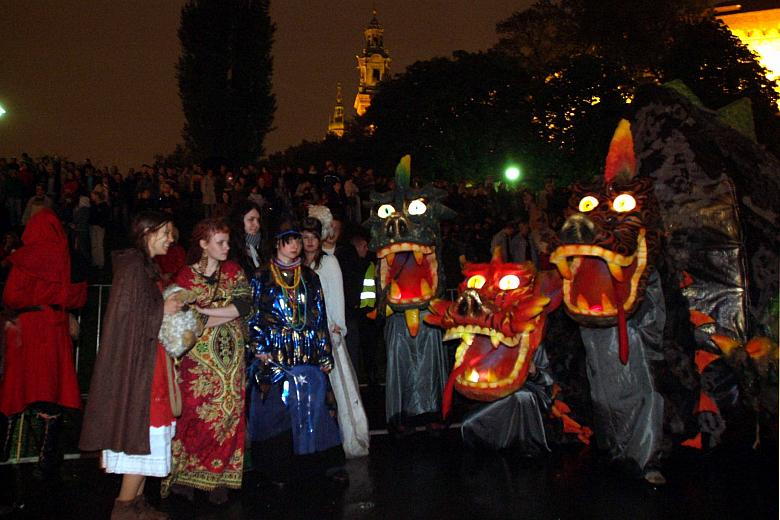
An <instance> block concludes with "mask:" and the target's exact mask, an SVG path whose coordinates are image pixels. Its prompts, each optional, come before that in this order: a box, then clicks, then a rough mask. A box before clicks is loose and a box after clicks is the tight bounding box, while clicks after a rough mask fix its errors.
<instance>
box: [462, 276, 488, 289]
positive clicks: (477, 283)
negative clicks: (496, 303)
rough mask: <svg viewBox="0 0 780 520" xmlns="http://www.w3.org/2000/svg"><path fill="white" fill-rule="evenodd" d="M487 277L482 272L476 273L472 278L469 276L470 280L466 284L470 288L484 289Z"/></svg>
mask: <svg viewBox="0 0 780 520" xmlns="http://www.w3.org/2000/svg"><path fill="white" fill-rule="evenodd" d="M485 281H486V280H485V277H484V276H482V275H481V274H475V275H474V276H472V277H471V278H469V281H468V282H466V286H467V287H468V288H469V289H482V286H483V285H485Z"/></svg>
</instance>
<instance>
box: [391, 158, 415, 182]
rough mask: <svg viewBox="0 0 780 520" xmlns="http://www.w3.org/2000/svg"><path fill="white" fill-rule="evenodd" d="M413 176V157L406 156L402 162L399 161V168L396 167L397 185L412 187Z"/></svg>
mask: <svg viewBox="0 0 780 520" xmlns="http://www.w3.org/2000/svg"><path fill="white" fill-rule="evenodd" d="M411 175H412V156H411V155H408V154H407V155H404V156H403V157H401V160H400V161H398V166H396V167H395V183H396V184H397V185H398V186H403V187H404V188H408V187H409V186H410V184H411V183H410V178H411Z"/></svg>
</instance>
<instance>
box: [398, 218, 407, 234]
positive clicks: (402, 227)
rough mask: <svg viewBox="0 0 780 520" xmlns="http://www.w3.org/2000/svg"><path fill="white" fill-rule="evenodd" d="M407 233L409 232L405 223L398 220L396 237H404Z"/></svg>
mask: <svg viewBox="0 0 780 520" xmlns="http://www.w3.org/2000/svg"><path fill="white" fill-rule="evenodd" d="M407 231H409V226H407V225H406V221H405V220H403V219H398V235H399V236H405V235H406V233H407Z"/></svg>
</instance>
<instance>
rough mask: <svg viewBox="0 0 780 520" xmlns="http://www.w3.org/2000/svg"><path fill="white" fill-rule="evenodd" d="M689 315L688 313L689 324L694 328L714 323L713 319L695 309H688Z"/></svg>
mask: <svg viewBox="0 0 780 520" xmlns="http://www.w3.org/2000/svg"><path fill="white" fill-rule="evenodd" d="M689 313H690V320H691V323H693V326H694V327H701V326H702V325H707V324H709V323H715V319H713V317H712V316H710V315H708V314H704V313H703V312H700V311H697V310H696V309H690V311H689Z"/></svg>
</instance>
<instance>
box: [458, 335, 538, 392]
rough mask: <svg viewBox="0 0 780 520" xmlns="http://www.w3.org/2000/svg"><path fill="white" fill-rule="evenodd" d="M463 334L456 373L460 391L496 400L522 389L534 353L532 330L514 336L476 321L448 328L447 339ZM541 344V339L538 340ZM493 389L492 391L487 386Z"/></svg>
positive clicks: (459, 346)
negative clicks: (484, 326) (487, 391)
mask: <svg viewBox="0 0 780 520" xmlns="http://www.w3.org/2000/svg"><path fill="white" fill-rule="evenodd" d="M456 338H460V340H461V342H460V345H458V349H457V351H456V352H455V366H454V367H453V373H454V374H455V373H457V375H456V377H455V386H456V387H457V389H458V391H459V392H460V393H461V394H463V395H465V396H466V397H468V398H470V399H475V400H480V401H493V400H495V399H496V397H497V396H498V397H500V396H504V395H509V394H510V393H512V392H514V391H516V390H517V389H519V388H520V387H521V386H522V385H523V383H524V381H525V374H526V373H527V372H528V363H529V361H530V360H531V358H532V357H533V353H534V352H532V351H535V350H536V347H534V348H531V343H532V342H531V334H530V333H528V332H522V333H519V334H516V335H514V336H511V337H507V336H504V334H502V333H501V332H499V331H496V330H493V329H487V328H483V327H479V326H475V325H465V326H458V327H454V328H451V329H448V330H447V332H446V334H445V336H444V338H443V339H444V340H450V339H456ZM536 346H538V341H537V342H536ZM487 389H490V390H491V391H490V392H489V393H486V392H485V390H487Z"/></svg>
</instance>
